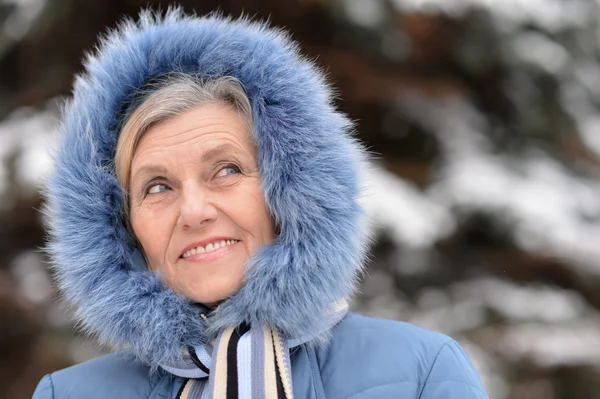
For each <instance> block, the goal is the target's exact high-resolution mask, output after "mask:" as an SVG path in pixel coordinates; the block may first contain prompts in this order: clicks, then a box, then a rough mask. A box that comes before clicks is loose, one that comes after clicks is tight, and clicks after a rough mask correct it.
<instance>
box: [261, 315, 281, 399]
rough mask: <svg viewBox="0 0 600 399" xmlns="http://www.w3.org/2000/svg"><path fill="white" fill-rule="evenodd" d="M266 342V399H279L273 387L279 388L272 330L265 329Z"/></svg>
mask: <svg viewBox="0 0 600 399" xmlns="http://www.w3.org/2000/svg"><path fill="white" fill-rule="evenodd" d="M263 333H264V340H263V346H264V348H265V363H264V364H265V370H264V371H265V381H264V382H265V399H278V398H277V392H276V391H274V390H273V387H276V386H277V380H276V377H275V374H276V373H275V368H274V367H273V366H274V365H275V354H274V353H273V338H272V336H271V329H270V328H268V327H266V326H265V327H263Z"/></svg>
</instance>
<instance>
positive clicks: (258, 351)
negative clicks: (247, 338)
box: [251, 328, 265, 398]
mask: <svg viewBox="0 0 600 399" xmlns="http://www.w3.org/2000/svg"><path fill="white" fill-rule="evenodd" d="M264 336H265V334H264V329H262V328H255V329H254V330H252V337H251V339H252V398H264V397H265V385H264V384H265V365H264V363H263V361H264V358H265V347H264V345H263V342H264V339H265V338H264Z"/></svg>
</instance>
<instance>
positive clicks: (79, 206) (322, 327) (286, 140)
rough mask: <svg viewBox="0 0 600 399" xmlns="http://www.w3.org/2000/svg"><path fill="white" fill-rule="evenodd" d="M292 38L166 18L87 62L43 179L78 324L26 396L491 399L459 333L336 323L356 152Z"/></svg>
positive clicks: (63, 279)
mask: <svg viewBox="0 0 600 399" xmlns="http://www.w3.org/2000/svg"><path fill="white" fill-rule="evenodd" d="M331 98H332V95H331V92H330V90H329V88H328V87H327V85H326V83H325V82H324V79H323V77H322V75H321V74H320V73H319V72H318V71H317V70H316V68H315V67H314V66H313V65H312V64H310V63H309V62H307V61H305V60H303V59H302V58H301V57H300V56H299V54H298V51H297V48H296V47H295V45H294V44H293V43H291V42H290V41H289V40H288V39H287V38H286V36H285V35H284V34H282V33H281V32H278V31H274V30H269V29H267V28H266V27H265V26H263V25H260V24H255V23H250V22H248V21H245V20H238V21H230V20H225V19H222V18H219V17H210V18H195V17H186V16H183V15H181V13H180V12H179V11H171V12H169V13H168V14H167V16H166V17H165V18H163V19H157V18H155V17H154V16H152V15H151V14H149V13H144V14H142V16H141V19H140V22H139V23H137V24H134V23H127V24H124V25H123V26H122V27H121V28H120V29H119V30H117V31H116V32H113V33H112V34H110V35H109V36H108V37H107V38H105V39H104V41H103V42H102V46H101V47H100V50H99V52H98V54H97V55H96V56H93V57H92V56H91V57H89V58H88V60H87V63H86V74H85V75H82V76H80V77H79V78H78V79H77V81H76V83H75V88H74V96H73V99H72V101H71V102H70V103H69V104H68V105H67V106H66V107H65V110H64V115H63V125H62V133H63V136H62V137H63V138H62V142H61V145H60V148H59V151H58V155H57V157H56V165H55V166H56V170H55V173H54V175H53V177H52V178H51V179H50V181H49V183H48V188H47V193H48V199H49V205H48V213H49V216H50V219H51V240H50V243H49V249H50V252H51V255H52V258H53V263H54V265H55V270H56V274H57V277H58V282H59V285H60V288H61V289H62V291H63V292H64V294H65V296H66V297H67V299H68V300H69V301H71V302H72V303H73V304H74V305H75V308H76V309H77V313H76V316H77V318H78V320H79V321H80V323H81V325H82V326H83V327H84V328H85V329H86V330H87V331H89V332H91V333H92V334H94V335H96V336H97V337H98V338H99V340H100V342H102V343H103V344H109V345H111V347H113V348H120V349H123V350H122V351H121V352H117V353H114V354H110V355H107V356H104V357H101V358H98V359H95V360H92V361H89V362H87V363H84V364H80V365H77V366H74V367H71V368H68V369H66V370H62V371H58V372H55V373H52V374H50V375H48V376H46V377H44V379H43V380H42V381H41V382H40V384H39V386H38V388H37V390H36V392H35V394H34V397H35V398H57V399H59V398H86V399H93V398H112V397H115V398H116V397H118V398H292V397H295V398H415V399H416V398H421V399H434V398H435V399H437V398H444V399H458V398H460V399H468V398H478V399H480V398H487V396H486V394H485V393H484V390H483V388H482V386H481V382H480V380H479V378H478V376H477V374H476V373H475V371H474V369H473V366H472V364H471V362H470V360H469V359H468V357H467V356H466V355H465V353H464V351H463V350H462V349H461V347H460V346H459V345H458V344H457V343H456V342H455V341H453V340H452V339H450V338H448V337H446V336H444V335H441V334H438V333H434V332H430V331H426V330H423V329H420V328H418V327H415V326H411V325H408V324H406V323H401V322H394V321H387V320H379V319H371V318H367V317H364V316H360V315H357V314H353V313H348V311H347V302H346V301H347V299H348V298H349V297H350V296H351V295H352V293H353V290H354V288H355V284H356V279H357V275H358V273H359V272H360V269H361V265H362V264H363V259H364V255H365V250H366V246H367V242H366V239H365V234H364V233H362V230H361V228H360V225H361V223H360V219H361V210H360V207H359V206H358V205H357V202H356V198H357V196H358V195H359V193H360V191H359V188H360V187H359V183H358V179H357V175H358V172H359V171H358V168H359V166H360V163H361V162H362V160H363V159H364V156H363V152H362V149H361V147H360V146H359V145H358V144H357V142H356V141H354V140H353V139H352V138H351V136H350V133H349V132H350V130H351V123H350V122H349V121H348V119H347V118H346V117H345V116H344V115H342V114H341V113H339V112H338V111H336V110H335V109H334V108H333V106H332V104H331Z"/></svg>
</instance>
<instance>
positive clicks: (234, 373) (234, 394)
mask: <svg viewBox="0 0 600 399" xmlns="http://www.w3.org/2000/svg"><path fill="white" fill-rule="evenodd" d="M232 330H233V331H232V332H231V338H230V339H229V342H228V343H227V392H226V393H227V395H226V396H227V399H238V397H239V394H238V388H239V387H238V367H237V361H238V359H237V357H238V355H237V351H238V342H239V341H240V337H241V336H242V335H244V334H245V333H247V332H248V331H249V330H250V327H249V326H248V325H247V324H245V323H244V324H242V325H241V326H240V327H239V329H238V328H235V329H232Z"/></svg>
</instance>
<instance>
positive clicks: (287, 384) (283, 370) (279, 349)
mask: <svg viewBox="0 0 600 399" xmlns="http://www.w3.org/2000/svg"><path fill="white" fill-rule="evenodd" d="M273 347H274V350H275V359H276V361H277V367H278V370H279V372H278V373H277V375H278V376H279V377H280V378H279V381H280V382H281V384H282V387H281V388H282V390H283V391H284V394H283V395H279V396H280V397H282V398H291V397H292V396H293V392H294V390H293V389H292V375H291V372H290V371H291V368H290V367H289V348H287V347H285V348H284V346H283V340H282V339H281V336H280V335H279V332H278V331H277V330H273ZM285 351H288V353H287V356H286V353H285ZM286 359H287V360H288V361H286ZM278 387H279V386H278Z"/></svg>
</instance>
